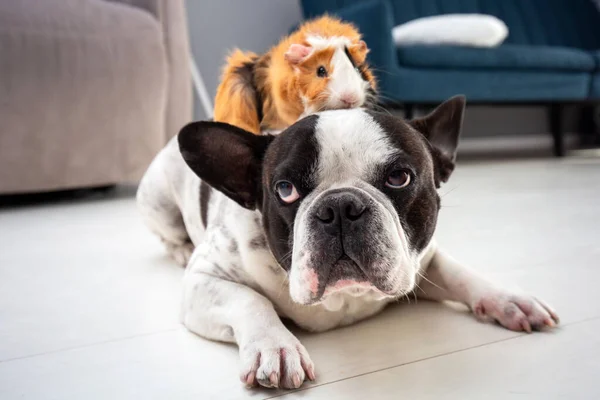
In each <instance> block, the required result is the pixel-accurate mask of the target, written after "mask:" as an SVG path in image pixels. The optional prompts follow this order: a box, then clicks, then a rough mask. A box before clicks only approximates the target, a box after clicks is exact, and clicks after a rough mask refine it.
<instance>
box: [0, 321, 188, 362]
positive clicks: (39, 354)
mask: <svg viewBox="0 0 600 400" xmlns="http://www.w3.org/2000/svg"><path fill="white" fill-rule="evenodd" d="M179 329H181V327H176V328H169V329H163V330H160V331H154V332H146V333H139V334H135V335H131V336H123V337H120V338H115V339H108V340H103V341H100V342H94V343H88V344H82V345H80V346H72V347H65V348H62V349H57V350H49V351H45V352H42V353H35V354H28V355H25V356H19V357H13V358H7V359H5V360H0V364H3V363H8V362H11V361H19V360H24V359H28V358H35V357H42V356H46V355H50V354H56V353H62V352H67V351H71V350H80V349H85V348H88V347H94V346H101V345H103V344H109V343H117V342H123V341H127V340H131V339H136V338H141V337H148V336H152V335H158V334H161V333H166V332H173V331H177V330H179Z"/></svg>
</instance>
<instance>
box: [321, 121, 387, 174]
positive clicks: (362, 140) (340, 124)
mask: <svg viewBox="0 0 600 400" xmlns="http://www.w3.org/2000/svg"><path fill="white" fill-rule="evenodd" d="M315 136H316V138H317V141H318V143H319V147H320V149H319V161H318V180H319V182H327V183H328V184H329V185H331V183H333V182H344V181H348V180H355V179H361V180H363V181H369V179H370V178H371V174H373V173H374V172H375V171H376V168H375V167H376V166H377V165H381V164H385V163H387V162H388V161H389V158H390V157H391V156H392V155H393V154H394V150H392V149H394V146H392V143H390V141H389V139H388V138H387V136H386V134H385V132H384V131H383V129H382V128H381V126H379V124H378V123H377V122H376V121H375V120H374V119H373V118H372V117H371V116H370V115H369V114H367V113H366V112H364V111H363V110H360V109H354V110H333V111H325V112H323V113H320V114H319V120H318V122H317V126H316V132H315Z"/></svg>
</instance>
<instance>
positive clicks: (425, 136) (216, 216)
mask: <svg viewBox="0 0 600 400" xmlns="http://www.w3.org/2000/svg"><path fill="white" fill-rule="evenodd" d="M464 108H465V99H464V97H462V96H458V97H454V98H452V99H450V100H448V101H446V102H445V103H443V104H442V105H440V106H439V107H438V108H437V109H435V110H434V111H433V112H432V113H431V114H429V115H428V116H426V117H423V118H420V119H414V120H411V121H404V120H401V119H399V118H396V117H393V116H390V115H388V114H383V113H376V112H371V111H365V110H361V109H353V110H337V111H326V112H322V113H318V114H315V115H311V116H307V117H305V118H303V119H302V120H300V121H298V122H297V123H295V124H294V125H292V126H290V127H289V128H288V129H286V130H284V131H283V132H282V133H281V134H279V135H277V136H271V135H264V136H256V135H253V134H252V133H249V132H246V131H244V130H242V129H239V128H236V127H234V126H232V125H228V124H225V123H219V122H194V123H191V124H189V125H187V126H185V127H184V128H183V129H182V130H181V132H180V133H179V135H178V137H177V140H175V139H173V140H172V141H171V142H170V143H169V144H168V145H167V146H166V147H165V148H164V149H163V150H162V151H161V152H160V153H159V154H158V156H157V157H156V159H155V160H154V161H153V162H152V164H151V166H150V167H149V169H148V171H147V172H146V174H145V176H144V178H143V179H142V181H141V184H140V187H139V190H138V194H137V201H138V205H139V209H140V210H141V214H142V216H143V218H144V220H145V222H146V223H147V225H148V226H149V227H150V229H151V230H152V231H153V232H154V233H156V234H157V235H158V236H159V237H160V238H161V239H162V241H163V242H164V244H165V245H166V247H167V249H168V251H169V252H170V254H171V255H172V256H173V258H174V259H175V260H177V261H178V262H179V263H181V264H183V265H187V268H186V271H185V276H184V282H183V301H182V321H183V324H184V325H185V326H186V327H187V328H188V329H189V330H190V331H192V332H194V333H196V334H198V335H200V336H203V337H205V338H208V339H212V340H217V341H224V342H235V343H237V345H238V346H239V354H240V358H241V374H240V377H241V380H242V382H243V383H244V384H246V385H248V386H255V385H261V386H264V387H281V388H297V387H299V386H301V385H302V383H303V382H304V381H305V379H311V380H314V379H315V369H314V366H313V363H312V361H311V359H310V356H309V354H308V352H307V351H306V349H305V348H304V346H303V345H302V344H301V343H300V342H299V341H298V339H297V338H296V337H295V336H293V335H292V333H290V331H289V330H288V329H287V328H286V327H285V326H284V324H283V323H282V321H281V319H280V317H286V318H289V319H291V320H293V321H294V322H295V323H296V324H297V325H299V326H300V327H303V328H305V329H307V330H310V331H324V330H327V329H332V328H335V327H339V326H343V325H347V324H351V323H353V322H356V321H359V320H362V319H364V318H367V317H369V316H372V315H374V314H376V313H378V312H379V311H381V310H382V309H383V308H384V307H385V306H386V304H388V303H390V302H393V301H396V300H397V299H399V298H400V297H403V296H405V295H406V294H408V293H414V294H415V295H416V296H419V297H421V298H425V299H430V300H437V301H444V300H450V301H455V302H460V303H463V304H465V305H467V306H468V307H469V308H470V309H471V310H472V312H473V313H474V314H475V316H476V317H477V318H479V319H481V320H487V321H497V322H498V323H499V324H501V325H503V326H504V327H506V328H508V329H511V330H515V331H527V332H530V331H532V330H539V329H542V328H545V327H553V326H555V325H556V324H557V323H558V317H557V315H556V313H555V312H554V311H553V310H552V308H550V307H549V306H548V305H547V304H545V303H544V302H542V301H540V300H538V299H536V298H535V297H532V296H528V295H524V294H520V293H514V292H511V291H508V290H505V289H503V288H501V287H499V286H497V285H495V284H493V283H491V282H489V281H488V280H486V279H484V278H482V277H480V276H479V275H478V274H476V273H475V272H473V271H471V270H470V269H467V268H466V267H464V266H462V265H461V264H459V263H458V262H456V261H454V260H453V259H452V258H451V257H449V256H448V255H446V254H445V253H444V252H442V251H441V250H440V249H438V247H437V246H436V243H435V241H434V240H433V234H434V231H435V227H436V221H437V217H438V212H439V210H440V197H439V195H438V193H437V189H438V188H439V187H440V185H441V184H442V183H444V182H446V181H447V180H448V178H449V177H450V175H451V173H452V171H453V169H454V165H455V154H456V147H457V144H458V138H459V134H460V131H461V125H462V120H463V114H464Z"/></svg>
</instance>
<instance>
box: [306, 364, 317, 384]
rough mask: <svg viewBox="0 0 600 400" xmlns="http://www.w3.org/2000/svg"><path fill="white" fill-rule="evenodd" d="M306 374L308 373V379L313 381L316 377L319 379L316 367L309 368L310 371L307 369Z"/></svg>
mask: <svg viewBox="0 0 600 400" xmlns="http://www.w3.org/2000/svg"><path fill="white" fill-rule="evenodd" d="M306 374H307V375H308V379H310V380H311V381H314V380H315V379H317V378H316V377H315V369H314V368H312V367H311V368H309V369H308V371H306Z"/></svg>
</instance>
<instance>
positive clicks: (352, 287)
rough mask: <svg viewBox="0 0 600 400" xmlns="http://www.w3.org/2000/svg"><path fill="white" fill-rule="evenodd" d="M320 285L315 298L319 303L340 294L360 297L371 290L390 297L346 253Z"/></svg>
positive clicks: (335, 263) (331, 268)
mask: <svg viewBox="0 0 600 400" xmlns="http://www.w3.org/2000/svg"><path fill="white" fill-rule="evenodd" d="M319 283H320V284H319V290H318V292H317V293H316V295H315V296H314V298H313V299H314V300H315V301H317V302H319V301H321V300H323V299H324V298H326V297H327V296H329V295H331V294H334V293H339V292H346V293H349V294H351V295H354V296H360V295H362V294H364V293H365V292H367V291H369V290H374V291H376V292H380V293H381V294H382V295H386V296H387V295H388V294H387V293H384V292H382V291H381V290H380V289H378V288H377V287H376V286H375V285H374V284H373V282H372V281H371V279H369V277H368V275H367V273H366V272H365V271H364V270H363V269H362V268H361V267H360V265H359V263H357V262H356V261H355V260H353V259H352V258H351V257H350V256H349V255H348V254H346V253H344V254H342V256H341V257H340V258H339V259H338V260H337V261H336V262H334V263H333V265H332V266H331V267H330V269H329V274H328V276H324V277H323V279H322V280H321V282H319Z"/></svg>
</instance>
